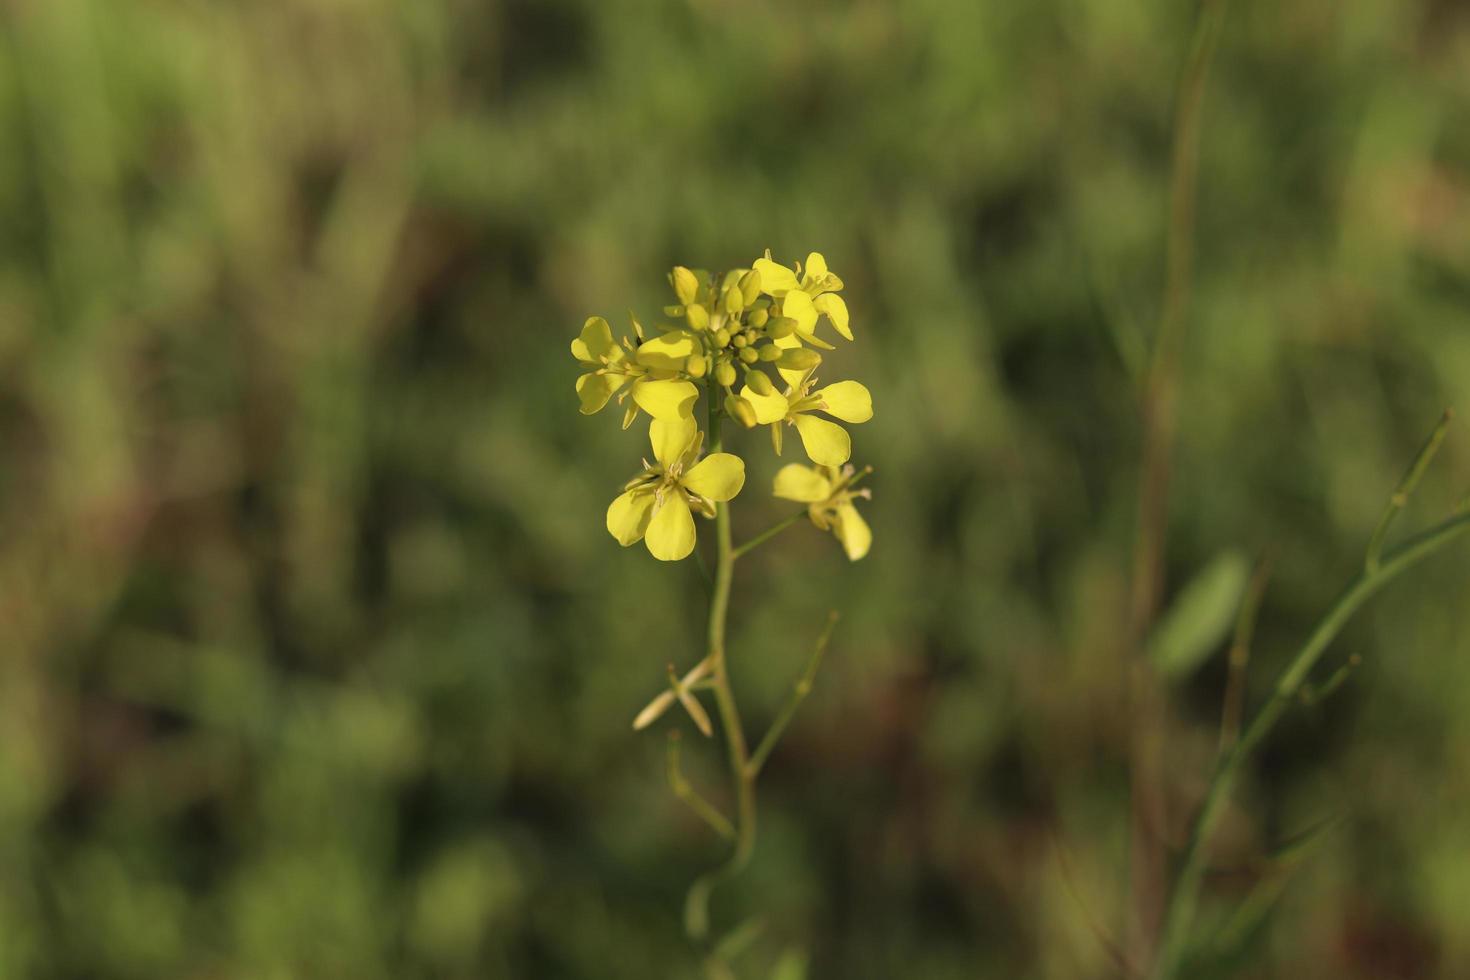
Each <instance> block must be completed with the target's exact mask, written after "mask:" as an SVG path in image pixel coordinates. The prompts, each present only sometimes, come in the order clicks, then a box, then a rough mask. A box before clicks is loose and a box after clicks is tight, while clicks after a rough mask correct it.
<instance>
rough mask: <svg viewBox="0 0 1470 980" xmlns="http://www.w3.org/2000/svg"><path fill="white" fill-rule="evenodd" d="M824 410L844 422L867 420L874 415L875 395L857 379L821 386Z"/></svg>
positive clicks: (820, 396)
mask: <svg viewBox="0 0 1470 980" xmlns="http://www.w3.org/2000/svg"><path fill="white" fill-rule="evenodd" d="M815 394H816V396H817V397H818V398H820V399H822V411H824V412H826V413H827V414H828V415H831V416H834V417H836V418H839V419H841V420H842V421H844V422H866V421H868V419H870V418H872V417H873V396H872V395H870V394H869V393H868V389H867V388H866V387H864V386H863V385H862V384H861V383H859V382H857V381H839V382H837V383H836V384H831V385H828V386H827V387H825V388H819V389H817V391H816V392H815Z"/></svg>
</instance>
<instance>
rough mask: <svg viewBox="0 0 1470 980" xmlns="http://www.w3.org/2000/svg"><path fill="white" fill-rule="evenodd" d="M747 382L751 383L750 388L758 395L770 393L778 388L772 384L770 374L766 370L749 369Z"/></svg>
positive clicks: (746, 374)
mask: <svg viewBox="0 0 1470 980" xmlns="http://www.w3.org/2000/svg"><path fill="white" fill-rule="evenodd" d="M745 383H746V384H748V385H750V390H751V391H753V392H755V393H756V394H757V395H769V394H772V393H774V392H775V390H776V386H775V385H773V384H771V377H770V375H768V374H766V372H764V371H747V372H746V373H745Z"/></svg>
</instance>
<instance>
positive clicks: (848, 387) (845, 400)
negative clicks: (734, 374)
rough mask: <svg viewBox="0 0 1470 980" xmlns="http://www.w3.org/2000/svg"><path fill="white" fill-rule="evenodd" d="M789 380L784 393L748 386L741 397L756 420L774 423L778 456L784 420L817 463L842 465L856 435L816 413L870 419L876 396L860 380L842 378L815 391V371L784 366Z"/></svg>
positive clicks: (773, 438)
mask: <svg viewBox="0 0 1470 980" xmlns="http://www.w3.org/2000/svg"><path fill="white" fill-rule="evenodd" d="M780 373H781V377H783V378H784V379H786V382H787V388H786V392H785V393H784V394H782V393H780V392H776V391H772V392H771V393H770V394H768V395H762V394H759V393H758V392H756V391H755V390H753V389H752V388H750V387H749V386H746V387H745V388H743V389H742V390H741V392H740V397H741V398H744V399H746V400H747V401H749V402H750V404H751V406H752V407H753V408H754V409H755V419H756V422H758V423H760V424H762V425H770V426H771V427H772V428H771V441H772V443H773V445H774V446H775V448H776V455H778V456H779V455H780V454H781V423H783V422H785V423H787V424H790V425H794V426H795V427H796V432H797V435H799V436H801V444H802V447H803V448H804V449H806V454H807V456H808V458H810V459H811V461H812V462H813V463H819V464H821V465H823V466H841V465H842V464H843V463H845V462H847V460H848V459H849V457H851V456H852V437H851V436H849V435H848V434H847V430H846V429H844V428H843V427H842V426H840V425H838V424H837V423H836V422H829V421H827V420H826V419H823V418H818V417H817V416H815V415H813V414H812V413H813V412H825V413H826V414H828V415H831V416H832V417H833V418H838V419H841V420H842V421H844V422H847V423H849V424H856V423H859V422H866V421H868V420H869V419H871V418H872V417H873V396H872V395H871V394H869V392H868V389H867V388H866V387H865V386H864V385H862V384H861V383H859V382H857V381H838V382H837V383H836V384H830V385H827V386H826V387H825V388H818V389H817V390H816V391H812V390H811V387H812V385H813V384H815V383H816V378H815V377H813V376H812V370H806V371H793V370H788V369H786V368H782V369H781V371H780Z"/></svg>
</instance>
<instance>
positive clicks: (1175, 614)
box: [1149, 551, 1251, 678]
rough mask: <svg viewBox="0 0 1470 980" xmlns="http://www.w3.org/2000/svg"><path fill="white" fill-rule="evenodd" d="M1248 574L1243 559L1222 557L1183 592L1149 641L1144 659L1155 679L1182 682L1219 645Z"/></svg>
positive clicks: (1240, 556)
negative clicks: (1155, 673) (1151, 664)
mask: <svg viewBox="0 0 1470 980" xmlns="http://www.w3.org/2000/svg"><path fill="white" fill-rule="evenodd" d="M1250 572H1251V566H1250V561H1249V560H1247V559H1246V557H1245V556H1244V555H1243V554H1241V553H1240V552H1238V551H1226V552H1224V553H1222V554H1220V555H1218V556H1216V557H1215V559H1214V560H1212V561H1211V562H1210V563H1209V564H1208V565H1206V566H1205V567H1204V568H1203V569H1202V570H1201V571H1200V572H1199V574H1197V575H1196V576H1195V577H1194V578H1193V579H1192V580H1191V581H1190V583H1189V584H1188V585H1186V586H1185V587H1184V589H1183V590H1182V591H1181V592H1180V593H1179V596H1178V597H1177V598H1176V599H1175V600H1174V604H1173V605H1171V606H1170V607H1169V609H1168V611H1167V612H1165V613H1164V616H1163V618H1162V619H1161V620H1160V621H1159V625H1158V626H1157V627H1156V628H1155V629H1154V633H1153V636H1152V637H1151V638H1150V640H1149V656H1150V658H1151V659H1152V660H1153V662H1154V666H1155V667H1156V668H1157V669H1158V671H1159V673H1160V674H1162V675H1163V676H1165V677H1169V678H1179V677H1183V676H1184V675H1186V674H1188V673H1189V672H1190V671H1192V670H1194V669H1195V668H1196V667H1198V666H1199V665H1200V663H1201V662H1202V661H1203V660H1204V659H1205V657H1207V656H1209V654H1210V651H1211V650H1213V649H1214V648H1215V647H1216V646H1218V645H1219V644H1220V643H1221V642H1223V641H1224V639H1225V635H1226V633H1227V632H1229V630H1230V627H1231V625H1232V623H1234V621H1235V612H1236V609H1237V608H1238V607H1239V605H1240V600H1241V597H1242V596H1243V595H1244V593H1245V587H1246V584H1247V582H1248V581H1249V580H1250Z"/></svg>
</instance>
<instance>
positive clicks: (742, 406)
mask: <svg viewBox="0 0 1470 980" xmlns="http://www.w3.org/2000/svg"><path fill="white" fill-rule="evenodd" d="M725 414H726V415H728V416H730V417H731V418H732V419H734V420H735V421H737V422H739V423H740V424H741V425H743V426H745V427H746V428H747V429H753V428H755V421H756V419H755V406H754V405H752V404H751V403H750V402H748V401H746V400H745V399H744V398H741V397H740V396H739V395H726V396H725Z"/></svg>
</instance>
